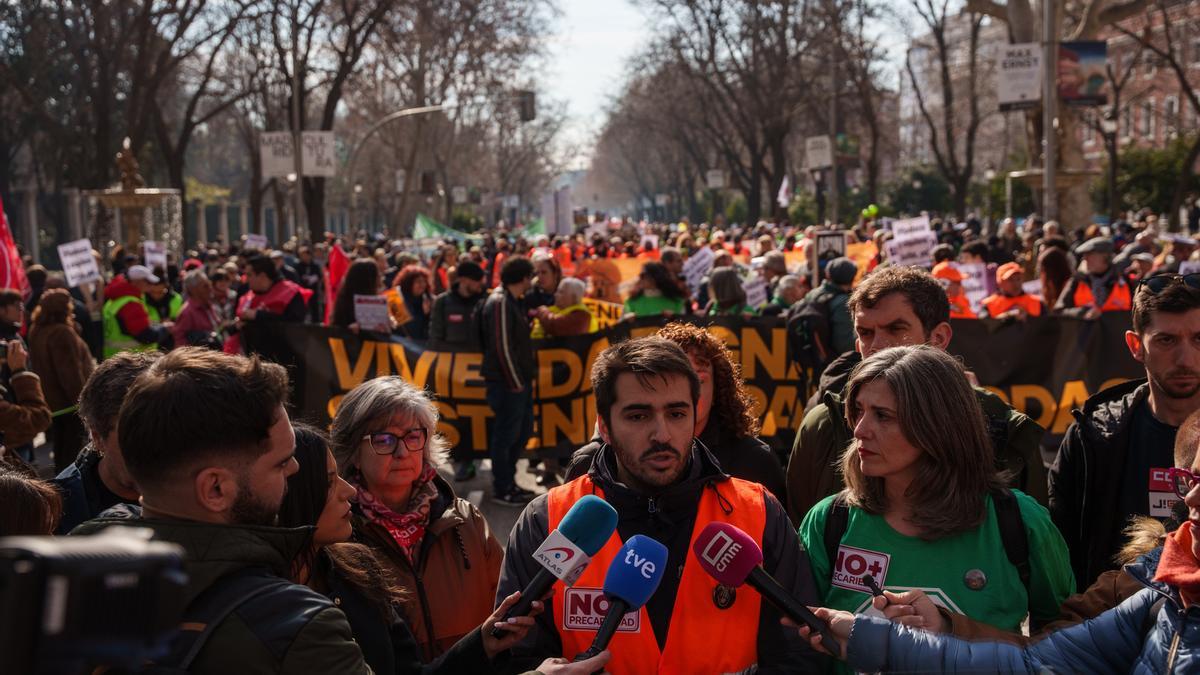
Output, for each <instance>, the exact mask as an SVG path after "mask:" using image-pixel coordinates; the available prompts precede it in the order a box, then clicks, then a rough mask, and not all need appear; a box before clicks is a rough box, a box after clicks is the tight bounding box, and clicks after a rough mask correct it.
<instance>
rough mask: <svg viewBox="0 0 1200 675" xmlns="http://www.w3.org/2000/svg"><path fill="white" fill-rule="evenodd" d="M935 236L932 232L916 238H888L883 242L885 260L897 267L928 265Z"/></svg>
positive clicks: (935, 241)
mask: <svg viewBox="0 0 1200 675" xmlns="http://www.w3.org/2000/svg"><path fill="white" fill-rule="evenodd" d="M934 246H937V237H936V236H934V234H933V233H932V232H927V233H925V235H924V236H922V237H918V238H916V239H908V240H899V239H889V240H887V241H886V242H884V244H883V251H884V253H885V254H886V255H887V260H888V262H889V263H891V264H892V265H896V266H898V267H923V266H927V265H929V261H930V259H931V258H930V256H931V254H932V252H933V247H934Z"/></svg>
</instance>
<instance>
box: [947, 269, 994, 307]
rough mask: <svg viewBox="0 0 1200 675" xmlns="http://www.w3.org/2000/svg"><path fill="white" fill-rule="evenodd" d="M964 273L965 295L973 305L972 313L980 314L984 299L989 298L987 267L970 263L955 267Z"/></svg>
mask: <svg viewBox="0 0 1200 675" xmlns="http://www.w3.org/2000/svg"><path fill="white" fill-rule="evenodd" d="M955 267H957V268H958V271H959V272H962V275H963V280H962V287H963V293H964V294H965V295H966V296H967V302H968V303H970V305H971V311H972V312H975V314H976V315H978V314H979V312H980V310H982V309H983V299H984V298H986V297H987V294H988V293H987V265H984V264H983V263H969V264H958V265H955Z"/></svg>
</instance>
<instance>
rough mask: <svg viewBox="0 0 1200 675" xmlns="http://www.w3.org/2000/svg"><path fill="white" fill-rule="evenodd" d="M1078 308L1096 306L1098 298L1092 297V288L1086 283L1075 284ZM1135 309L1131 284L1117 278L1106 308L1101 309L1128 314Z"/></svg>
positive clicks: (1106, 302) (1105, 303)
mask: <svg viewBox="0 0 1200 675" xmlns="http://www.w3.org/2000/svg"><path fill="white" fill-rule="evenodd" d="M1074 301H1075V306H1076V307H1087V306H1088V305H1094V304H1096V298H1095V297H1094V296H1093V295H1092V286H1091V284H1088V283H1086V282H1084V281H1078V282H1077V283H1076V284H1075V296H1074ZM1131 307H1133V299H1132V295H1131V294H1130V292H1129V284H1128V283H1127V282H1126V281H1125V280H1124V279H1122V278H1121V277H1117V281H1116V283H1114V284H1113V287H1112V290H1111V291H1109V293H1108V299H1107V300H1105V301H1104V306H1103V307H1101V308H1100V311H1102V312H1126V311H1129V309H1130V308H1131Z"/></svg>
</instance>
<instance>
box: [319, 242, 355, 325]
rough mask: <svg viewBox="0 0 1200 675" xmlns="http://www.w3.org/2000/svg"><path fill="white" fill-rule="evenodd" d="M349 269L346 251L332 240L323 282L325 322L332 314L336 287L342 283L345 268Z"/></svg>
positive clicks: (327, 322)
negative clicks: (324, 281)
mask: <svg viewBox="0 0 1200 675" xmlns="http://www.w3.org/2000/svg"><path fill="white" fill-rule="evenodd" d="M348 269H350V259H349V258H347V257H346V252H345V251H343V250H342V247H341V246H339V245H338V244H337V243H336V242H334V243H333V244H332V245H331V246H330V247H329V263H328V264H327V265H326V270H327V273H328V275H329V279H328V280H327V282H326V284H325V324H326V325H328V324H329V319H330V317H332V316H333V300H334V298H336V297H337V292H338V288H340V287H341V285H342V277H344V276H346V270H348Z"/></svg>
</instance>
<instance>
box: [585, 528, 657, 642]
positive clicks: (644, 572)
mask: <svg viewBox="0 0 1200 675" xmlns="http://www.w3.org/2000/svg"><path fill="white" fill-rule="evenodd" d="M666 567H667V547H666V546H663V545H662V544H660V543H658V542H657V541H655V540H653V539H651V538H650V537H647V536H645V535H641V534H635V535H633V536H632V537H630V538H629V541H627V542H625V545H624V546H622V547H621V550H620V551H618V552H617V557H615V558H613V561H612V564H611V565H609V566H608V573H607V574H606V575H605V576H604V597H605V598H607V599H608V613H607V614H605V615H604V621H603V622H602V623H601V624H600V630H598V631H596V638H595V639H594V640H592V646H591V647H588V648H587V651H584V652H582V653H581V654H579V655H578V656H576V657H575V660H576V661H583V660H585V659H590V658H592V657H593V656H595V655H597V654H599V653H600V652H602V651H604V650H605V649H606V648H608V643H609V642H610V641H611V640H612V638H613V635H614V634H616V632H617V629H618V628H620V627H621V621H622V620H624V618H625V614H626V613H628V612H630V611H635V610H640V609H641V608H642V605H644V604H646V602H647V601H648V600H650V596H652V595H654V591H656V590H658V584H659V582H660V581H662V578H663V572H664V571H665V570H666Z"/></svg>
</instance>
